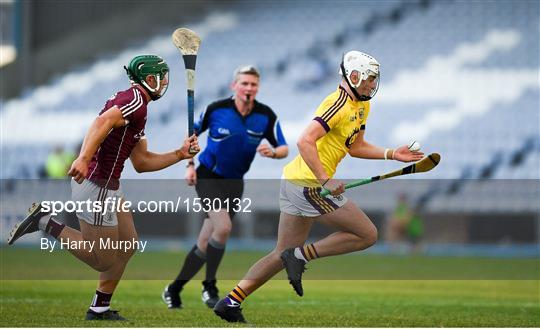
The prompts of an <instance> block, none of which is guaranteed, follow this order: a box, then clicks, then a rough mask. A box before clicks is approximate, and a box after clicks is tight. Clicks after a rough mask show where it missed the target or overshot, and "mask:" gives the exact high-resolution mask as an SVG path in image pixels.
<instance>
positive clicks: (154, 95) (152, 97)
mask: <svg viewBox="0 0 540 329" xmlns="http://www.w3.org/2000/svg"><path fill="white" fill-rule="evenodd" d="M156 80H157V86H156V88H154V89H152V88H150V86H149V85H148V84H147V83H146V81H141V84H142V86H143V87H144V89H146V91H148V93H149V94H150V98H151V99H152V100H153V101H155V100H156V99H159V98H160V97H161V96H160V95H156V94H155V93H156V92H157V91H158V90H159V87H160V84H161V80H160V77H159V74H157V79H156Z"/></svg>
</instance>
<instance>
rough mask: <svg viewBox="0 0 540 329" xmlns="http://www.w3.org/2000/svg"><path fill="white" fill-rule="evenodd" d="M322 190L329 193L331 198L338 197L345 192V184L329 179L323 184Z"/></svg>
mask: <svg viewBox="0 0 540 329" xmlns="http://www.w3.org/2000/svg"><path fill="white" fill-rule="evenodd" d="M323 188H324V189H327V190H328V191H330V194H332V195H333V196H338V195H340V194H343V192H345V184H344V183H343V182H341V181H339V180H337V179H330V180H329V181H327V182H326V183H325V184H324V186H323Z"/></svg>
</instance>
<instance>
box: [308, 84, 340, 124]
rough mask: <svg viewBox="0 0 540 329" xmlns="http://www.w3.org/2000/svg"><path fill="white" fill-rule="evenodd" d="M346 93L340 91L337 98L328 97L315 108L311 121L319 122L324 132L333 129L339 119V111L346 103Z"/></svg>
mask: <svg viewBox="0 0 540 329" xmlns="http://www.w3.org/2000/svg"><path fill="white" fill-rule="evenodd" d="M347 97H348V96H347V93H346V92H345V91H343V90H341V92H340V94H339V96H338V97H337V99H336V97H335V96H333V95H330V96H328V97H327V98H326V99H325V100H324V101H323V102H322V103H321V105H319V107H318V108H317V111H316V112H315V118H313V120H315V121H317V122H319V123H320V124H321V125H322V126H323V128H324V130H326V132H329V131H330V129H332V128H333V127H335V126H336V125H337V124H338V122H339V121H340V119H341V113H340V111H339V110H340V109H341V108H343V106H344V105H345V103H346V102H347Z"/></svg>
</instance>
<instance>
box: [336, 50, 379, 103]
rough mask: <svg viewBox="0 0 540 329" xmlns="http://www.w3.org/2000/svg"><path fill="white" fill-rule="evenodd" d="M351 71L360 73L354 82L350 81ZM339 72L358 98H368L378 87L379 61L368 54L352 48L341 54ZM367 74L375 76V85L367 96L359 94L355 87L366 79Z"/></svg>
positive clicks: (364, 99)
mask: <svg viewBox="0 0 540 329" xmlns="http://www.w3.org/2000/svg"><path fill="white" fill-rule="evenodd" d="M353 71H357V72H358V74H359V75H360V79H359V80H358V83H356V84H353V83H352V81H351V73H353ZM340 74H341V75H342V76H343V77H344V78H345V80H346V81H347V84H348V85H349V87H350V88H351V90H352V92H353V93H354V94H355V96H356V98H357V99H358V100H361V101H367V100H370V99H371V98H372V97H373V96H375V94H376V93H377V90H378V89H379V75H380V72H379V62H377V60H376V59H375V58H373V57H371V56H370V55H368V54H364V53H362V52H359V51H356V50H352V51H349V52H348V53H346V54H345V55H343V61H342V62H341V70H340ZM369 76H374V77H376V78H377V87H376V88H375V89H373V90H372V91H371V94H370V95H369V96H359V95H358V93H357V92H356V89H355V88H358V86H360V84H361V83H362V81H364V80H366V79H367V78H368V77H369Z"/></svg>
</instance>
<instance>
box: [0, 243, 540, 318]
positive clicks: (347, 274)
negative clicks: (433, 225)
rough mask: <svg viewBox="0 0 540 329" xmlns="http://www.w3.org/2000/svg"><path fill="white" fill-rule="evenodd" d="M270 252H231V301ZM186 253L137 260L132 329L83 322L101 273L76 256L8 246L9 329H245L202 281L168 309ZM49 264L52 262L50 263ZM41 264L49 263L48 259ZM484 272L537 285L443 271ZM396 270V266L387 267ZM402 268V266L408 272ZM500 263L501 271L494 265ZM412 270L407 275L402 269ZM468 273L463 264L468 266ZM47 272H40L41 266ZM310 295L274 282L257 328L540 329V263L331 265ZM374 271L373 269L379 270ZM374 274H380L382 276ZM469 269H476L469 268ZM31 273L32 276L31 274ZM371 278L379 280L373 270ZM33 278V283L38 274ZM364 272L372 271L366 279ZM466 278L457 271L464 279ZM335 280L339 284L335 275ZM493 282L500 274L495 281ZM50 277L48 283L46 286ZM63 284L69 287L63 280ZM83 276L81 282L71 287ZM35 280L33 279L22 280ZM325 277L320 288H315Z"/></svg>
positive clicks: (126, 285) (122, 290)
mask: <svg viewBox="0 0 540 329" xmlns="http://www.w3.org/2000/svg"><path fill="white" fill-rule="evenodd" d="M261 255H262V253H254V252H229V253H228V254H226V257H225V259H224V261H223V266H222V268H221V269H220V274H221V277H224V278H226V279H227V280H220V281H219V282H218V285H219V288H220V291H221V294H222V295H223V294H224V293H227V292H228V291H229V289H231V288H233V287H234V285H235V284H236V283H237V281H238V279H240V277H241V275H242V274H243V273H244V272H245V271H246V270H247V269H248V268H249V267H250V266H251V264H253V262H254V261H255V260H257V259H258V258H259V257H260V256H261ZM183 256H184V255H183V254H180V253H172V252H159V253H158V252H148V253H144V254H137V255H136V256H135V257H134V259H133V262H132V263H130V264H128V271H127V273H126V280H123V281H122V282H121V283H120V285H119V287H118V289H117V291H116V293H115V295H114V297H113V302H112V307H113V308H114V309H119V310H120V311H121V314H122V315H123V316H125V317H127V318H129V319H130V322H122V323H115V322H109V321H106V322H85V321H83V320H82V319H83V318H84V314H85V312H86V309H87V307H88V305H89V303H90V301H91V299H92V297H93V292H94V290H95V287H96V281H95V280H91V279H90V278H93V277H96V275H95V274H94V273H93V271H92V270H90V269H88V267H86V266H85V265H83V264H82V263H80V262H78V261H76V260H75V259H74V258H73V257H72V256H70V255H68V254H66V253H57V254H55V255H52V254H51V255H45V254H44V253H43V252H38V251H35V250H25V249H17V248H13V249H6V248H4V247H3V248H2V253H1V265H2V281H1V287H0V291H1V304H0V305H1V307H0V311H1V312H0V313H1V320H0V325H1V326H2V327H51V326H52V327H58V326H60V327H66V326H69V327H82V326H85V327H89V326H91V327H111V326H119V327H228V326H234V327H238V326H240V327H242V326H243V325H230V324H229V323H227V322H224V321H222V320H221V319H219V318H217V317H216V316H215V315H214V314H213V312H212V311H211V310H210V309H208V308H207V307H206V306H205V305H203V304H202V302H201V299H200V290H201V285H200V279H197V280H194V281H193V282H191V283H189V284H188V285H187V286H186V287H185V289H184V291H183V293H182V299H183V303H184V305H183V306H184V308H183V309H181V310H176V311H171V310H168V309H167V308H166V306H165V304H164V303H163V302H162V301H161V297H160V295H161V291H162V289H163V287H164V286H165V285H166V284H167V283H168V282H169V281H170V278H173V277H174V275H175V274H176V272H177V271H178V266H179V265H180V263H181V262H182V261H183ZM43 259H45V260H46V262H43ZM39 260H41V262H40V261H39ZM473 263H474V264H480V267H479V268H480V269H482V268H484V269H485V271H492V270H493V268H494V267H498V266H499V267H504V268H507V267H512V266H513V268H517V269H518V271H520V272H521V271H524V270H525V271H533V273H532V274H531V275H528V276H525V278H528V279H527V280H524V279H520V280H516V279H514V280H509V278H513V277H512V276H511V274H509V273H507V274H505V275H504V276H501V278H506V279H504V280H493V279H490V280H486V279H480V278H482V277H486V278H490V277H493V276H492V273H491V272H490V273H483V275H480V274H482V273H479V272H478V271H481V270H479V269H478V268H476V269H475V270H474V271H473V272H475V273H476V275H478V276H477V277H474V276H472V274H470V273H469V279H460V280H457V279H453V280H440V279H437V278H438V277H437V276H436V273H438V272H437V270H440V268H441V267H443V270H444V266H443V265H442V264H449V265H447V267H448V269H450V268H451V267H455V266H460V265H459V264H473ZM384 264H386V267H384V266H383V265H384ZM400 264H401V265H400ZM403 264H414V266H413V267H414V268H417V273H416V274H414V272H412V273H407V275H406V276H405V278H408V279H410V276H413V275H419V274H422V273H424V274H425V273H431V274H430V276H426V277H425V278H422V279H417V280H403V279H399V277H395V278H393V279H386V280H374V279H375V278H376V275H379V278H381V277H382V278H385V276H384V275H383V273H385V272H400V271H404V269H405V267H403V266H404V265H403ZM494 264H495V265H494ZM400 266H402V267H400ZM461 266H463V265H461ZM36 267H37V268H36ZM309 268H310V269H309V271H308V272H306V275H305V277H306V278H313V280H311V279H309V280H305V281H304V290H305V296H304V297H302V298H301V297H297V296H296V295H295V293H294V292H293V290H292V288H291V287H290V286H289V284H288V282H287V281H285V280H283V278H284V276H283V275H281V276H279V277H278V279H277V280H273V281H270V282H269V283H268V284H267V285H265V286H263V287H262V288H261V289H260V290H258V291H257V292H256V293H255V294H253V295H252V296H250V297H249V298H248V299H247V300H246V302H244V304H243V307H244V315H245V317H246V319H247V320H248V321H249V322H250V323H251V325H252V326H257V327H538V326H540V297H539V292H540V283H539V281H538V261H537V260H535V259H529V260H512V259H506V260H486V259H475V258H467V259H459V258H435V257H429V258H424V257H392V256H372V255H370V256H364V255H352V256H342V257H335V258H329V259H321V260H317V261H316V262H313V264H309ZM370 269H371V270H370ZM373 269H377V270H379V271H380V273H379V274H377V273H376V272H373V271H374V270H373ZM464 269H465V271H467V270H469V271H471V270H470V269H467V268H466V267H465V268H464ZM25 271H26V273H25ZM370 271H371V272H370ZM29 272H31V273H33V275H30V274H28V273H29ZM355 272H356V273H362V272H367V273H369V275H368V276H367V279H362V280H357V279H354V278H355V277H358V276H357V275H355ZM457 272H459V271H456V273H457ZM329 273H334V274H335V275H334V276H331V275H329ZM490 275H491V276H490ZM39 276H41V277H43V278H45V279H38V277H39ZM55 276H56V277H58V278H61V279H58V280H54V279H52V278H54V277H55ZM68 277H71V278H80V279H81V280H69V279H67V278H68ZM24 278H27V279H25V280H21V279H24ZM471 278H475V279H474V280H473V279H471ZM314 279H317V280H314Z"/></svg>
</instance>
